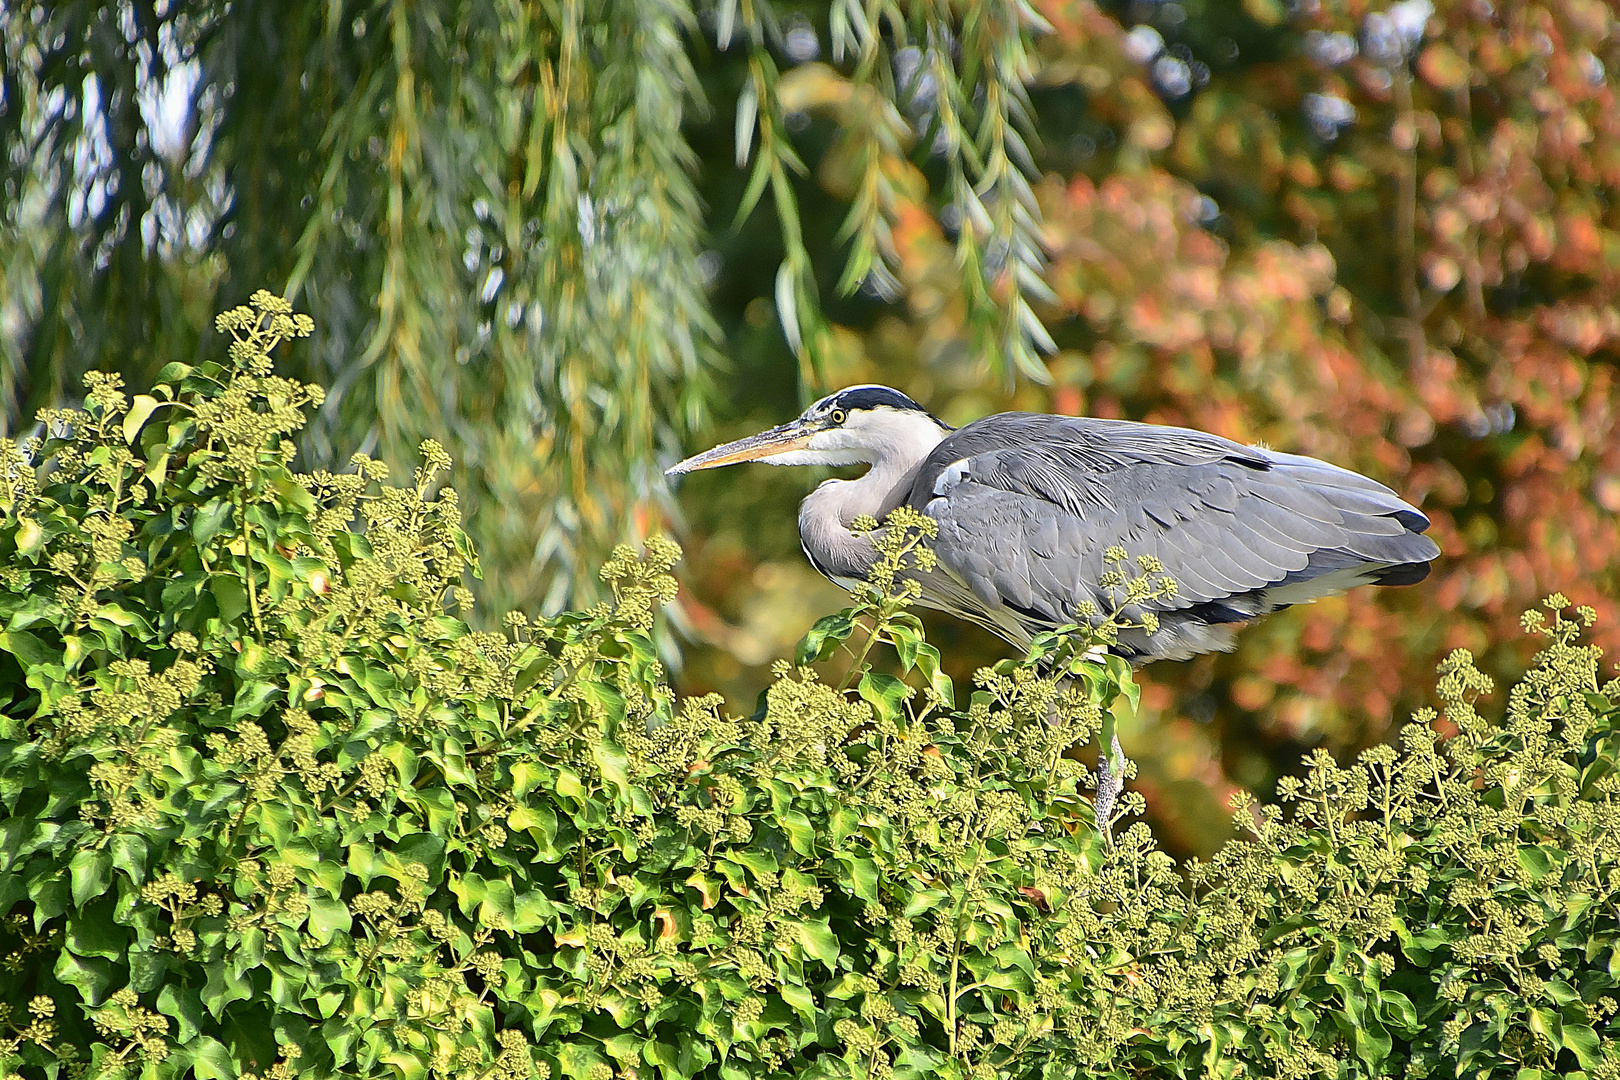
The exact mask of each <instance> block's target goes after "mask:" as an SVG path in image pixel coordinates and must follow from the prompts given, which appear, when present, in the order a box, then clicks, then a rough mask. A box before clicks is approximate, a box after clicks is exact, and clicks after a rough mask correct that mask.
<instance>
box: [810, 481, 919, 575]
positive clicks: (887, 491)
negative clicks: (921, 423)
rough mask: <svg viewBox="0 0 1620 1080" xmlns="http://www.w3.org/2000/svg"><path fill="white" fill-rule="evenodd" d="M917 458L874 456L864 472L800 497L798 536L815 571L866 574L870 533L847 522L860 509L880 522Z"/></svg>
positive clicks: (899, 496) (902, 496)
mask: <svg viewBox="0 0 1620 1080" xmlns="http://www.w3.org/2000/svg"><path fill="white" fill-rule="evenodd" d="M923 457H926V454H925V455H923V456H922V457H917V458H916V459H915V460H912V461H902V460H892V459H891V460H885V461H879V462H877V463H875V464H874V465H873V466H872V468H871V469H869V470H868V471H867V473H866V475H865V476H862V477H859V478H858V479H855V480H827V481H824V482H823V483H822V484H821V486H820V487H818V488H816V490H814V491H812V492H811V493H810V494H809V495H808V496H806V498H805V500H804V501H803V502H802V503H800V504H799V539H800V542H801V543H803V544H804V550H805V553H806V554H808V555H809V556H810V558H811V561H813V562H814V563H815V564H816V568H817V569H818V570H820V571H821V572H822V573H824V574H826V575H827V576H828V577H831V578H834V579H844V578H847V579H853V580H856V581H864V580H865V579H866V576H867V574H868V573H869V572H870V571H871V569H872V564H873V562H875V561H876V559H877V555H876V553H875V552H874V551H873V549H872V541H871V538H870V537H868V536H867V535H866V534H865V533H857V532H853V531H851V530H850V524H851V523H852V522H853V521H854V520H855V519H856V518H858V517H860V516H861V515H862V514H869V515H871V516H872V517H874V518H877V519H878V520H879V521H881V520H883V518H884V516H885V515H887V514H888V513H889V512H890V511H892V510H894V509H895V508H897V507H898V506H900V505H901V504H902V503H904V502H905V501H906V498H907V496H909V495H910V494H911V485H912V484H913V483H914V482H915V481H916V479H917V472H918V470H919V469H921V468H922V463H923Z"/></svg>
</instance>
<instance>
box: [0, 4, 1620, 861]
mask: <svg viewBox="0 0 1620 1080" xmlns="http://www.w3.org/2000/svg"><path fill="white" fill-rule="evenodd" d="M0 49H3V51H4V57H3V65H0V70H3V80H4V81H3V83H0V143H3V147H4V152H3V154H0V170H3V184H4V188H3V191H4V195H3V200H4V203H3V208H0V210H3V218H0V274H3V277H0V365H3V366H0V393H3V395H4V406H5V407H4V415H5V424H6V428H7V433H15V432H18V431H24V432H25V431H27V430H28V428H29V425H30V424H31V423H32V417H33V414H34V412H35V410H36V409H37V408H38V407H40V406H42V405H46V404H61V403H65V402H67V401H69V400H71V398H72V396H73V395H74V394H75V393H76V392H77V387H78V386H79V376H80V375H81V374H82V373H83V372H84V371H85V370H89V369H94V368H101V369H108V370H117V371H121V372H123V373H125V375H126V377H128V379H129V381H130V383H131V385H132V386H133V387H135V388H136V389H139V388H140V387H141V386H142V385H143V384H144V382H145V381H146V380H147V379H149V377H150V375H151V373H152V372H154V371H155V370H156V368H157V367H158V366H160V365H161V364H162V363H163V362H165V361H167V360H169V359H173V358H176V357H179V358H190V357H191V356H193V355H194V354H196V353H197V351H198V349H199V348H206V347H207V344H208V343H207V342H206V340H204V339H205V338H206V336H207V335H208V334H209V333H211V329H210V319H211V313H212V312H213V311H215V310H217V309H219V308H223V307H227V306H229V305H231V304H233V303H237V302H240V300H241V299H243V298H244V297H245V296H246V294H247V293H249V292H251V291H252V290H253V289H254V288H256V287H258V286H259V285H260V284H262V283H266V282H270V283H275V284H277V285H278V287H284V291H286V292H287V294H288V295H289V296H294V295H296V296H297V298H298V302H299V304H300V306H301V307H302V308H304V309H306V310H309V311H311V312H312V313H314V314H315V315H316V322H317V324H318V326H319V327H320V328H321V329H320V334H319V335H318V337H317V338H316V339H315V340H314V342H313V344H311V345H309V346H307V347H304V348H302V349H299V350H294V351H292V352H291V353H290V354H289V356H288V358H287V359H286V361H285V364H286V366H287V368H288V370H287V371H286V372H285V373H286V374H290V375H293V376H295V377H298V378H301V379H306V380H310V381H318V382H322V383H324V384H326V385H329V386H332V387H333V388H334V392H333V393H332V394H331V396H330V398H329V399H328V402H327V404H326V406H325V407H324V409H323V410H322V412H321V414H320V415H319V416H318V417H316V420H315V423H314V424H312V425H311V429H310V432H309V437H308V439H307V441H306V443H305V445H304V447H303V450H304V453H305V456H306V457H307V458H308V459H309V460H308V461H307V462H306V465H323V464H330V465H341V464H342V462H343V461H345V460H346V458H347V457H348V455H349V454H351V453H353V452H354V451H356V450H366V451H368V452H372V453H375V454H377V455H379V456H381V457H383V458H385V459H389V460H392V461H394V462H396V463H399V464H403V463H405V462H407V461H409V460H410V455H411V453H412V451H414V448H415V445H416V443H417V442H418V441H419V440H420V439H421V438H423V437H428V436H431V437H435V438H438V439H439V440H440V441H442V442H444V443H445V444H446V445H447V446H449V447H450V448H451V450H452V452H453V454H454V455H455V457H456V459H457V461H458V468H459V470H460V474H459V475H458V476H457V477H456V482H457V486H458V488H459V489H460V490H461V492H462V493H463V495H464V497H465V498H466V500H467V516H468V525H469V531H470V532H471V533H472V534H473V535H474V537H475V538H476V540H477V541H478V544H479V550H480V552H481V554H482V557H483V564H484V580H483V582H482V583H481V585H482V591H483V599H484V600H485V601H486V603H487V605H488V610H490V611H491V612H498V611H499V610H501V609H502V608H505V607H510V606H521V607H524V608H527V609H530V610H541V611H555V610H557V609H558V608H560V607H561V606H562V605H564V604H567V603H573V604H583V603H585V602H587V601H589V600H590V599H592V597H593V595H594V592H593V589H594V588H595V581H594V576H593V573H592V568H593V567H594V566H595V565H596V564H597V563H598V561H599V560H600V557H601V555H602V554H603V553H605V551H606V550H607V548H608V547H610V546H611V545H612V544H613V543H614V542H617V541H619V540H622V539H625V538H627V537H636V536H643V535H646V534H647V533H649V532H651V531H653V530H656V529H658V528H661V527H673V528H674V529H675V530H676V531H677V532H678V533H679V535H681V537H682V539H683V541H684V542H685V543H686V545H687V551H688V558H687V562H686V564H685V576H686V586H687V587H686V589H685V591H684V592H683V594H682V596H681V598H680V600H679V601H678V602H677V607H676V609H675V610H674V612H673V614H674V618H673V620H672V622H673V623H674V632H673V634H672V635H671V636H670V638H669V641H670V642H671V648H674V647H676V646H678V647H679V648H680V649H681V650H682V651H683V653H684V668H683V673H682V679H683V682H684V685H685V687H686V689H688V690H690V691H693V692H696V691H706V690H710V689H718V690H720V691H721V692H723V693H724V694H725V695H726V696H727V698H728V700H729V701H730V703H731V705H732V707H733V708H734V709H736V710H739V711H748V710H750V709H751V708H752V707H753V703H754V700H755V697H756V695H757V694H758V692H759V690H760V689H761V688H762V687H763V686H764V685H765V682H766V680H767V676H768V670H767V668H768V664H769V663H770V661H771V660H773V659H775V658H778V657H781V656H785V655H787V654H788V652H789V651H790V649H791V646H792V643H793V642H794V641H795V640H796V639H797V638H798V637H799V635H800V634H802V632H803V631H804V630H805V629H806V628H807V627H808V626H809V625H810V624H811V623H812V622H813V621H814V620H815V618H817V617H818V616H819V615H821V614H824V613H826V612H828V611H830V610H833V609H834V608H836V607H838V606H840V605H841V603H842V594H841V593H840V592H839V590H837V589H836V588H835V587H834V586H832V585H830V584H827V583H826V582H823V581H822V580H821V579H819V578H818V577H817V576H816V575H815V574H814V573H813V571H811V570H810V568H809V567H808V565H806V564H805V562H804V561H803V558H802V556H801V555H800V554H799V551H798V542H797V537H796V534H795V519H794V506H795V504H796V502H797V500H798V499H799V498H801V497H802V496H803V494H804V493H805V492H806V491H807V490H808V489H809V487H810V486H812V485H813V483H814V482H815V481H816V479H817V478H816V477H814V476H810V475H807V474H806V473H805V472H804V471H803V470H771V469H768V468H764V467H747V468H738V469H730V470H722V471H719V472H714V473H704V474H699V475H697V476H695V477H693V478H691V480H690V481H688V482H687V483H686V485H685V486H684V488H683V490H682V491H681V492H680V493H679V498H678V499H676V498H675V497H673V496H672V494H671V493H670V492H669V490H668V489H667V488H666V487H665V486H664V484H663V480H662V477H661V474H660V471H659V470H660V469H661V467H662V466H664V465H667V464H669V463H670V462H671V461H673V460H675V459H676V458H678V457H681V456H685V454H686V453H688V452H692V451H695V450H697V449H701V448H704V447H706V446H708V445H711V444H712V443H714V442H717V441H719V440H721V439H723V438H729V437H734V436H736V435H739V434H743V433H746V432H748V431H751V430H756V429H758V428H761V427H764V426H767V425H769V424H773V423H778V422H780V421H782V420H784V419H786V418H787V417H788V416H790V415H791V414H793V413H794V412H796V411H797V410H798V409H799V408H800V407H801V406H802V405H803V404H804V403H805V402H806V401H808V400H810V399H812V398H814V397H815V396H818V395H819V394H820V393H822V392H824V391H826V390H828V389H832V388H836V387H838V386H842V385H847V384H849V383H853V382H863V381H877V382H885V383H888V384H891V385H894V386H896V387H899V388H901V389H903V390H905V391H906V392H908V393H910V394H911V395H912V396H913V397H916V398H917V399H918V400H920V401H922V402H924V403H925V404H927V405H928V406H930V407H931V408H933V409H934V410H935V411H936V412H937V413H939V415H941V416H943V417H944V418H945V419H947V420H949V421H951V422H953V423H963V422H966V421H968V420H971V419H974V418H976V417H978V416H980V415H983V414H984V413H986V412H991V411H996V410H1001V409H1008V408H1022V409H1034V410H1042V411H1054V412H1064V413H1080V412H1085V413H1089V414H1092V415H1099V416H1122V417H1128V418H1132V419H1140V420H1149V421H1155V422H1162V423H1176V424H1186V425H1189V426H1193V427H1199V428H1204V429H1207V430H1211V431H1215V432H1218V433H1220V434H1223V435H1226V436H1229V437H1232V438H1236V439H1241V440H1245V441H1262V442H1265V443H1267V444H1268V445H1271V446H1275V447H1278V448H1282V449H1287V450H1293V451H1299V452H1303V453H1308V454H1314V455H1317V456H1320V457H1324V458H1327V459H1329V460H1332V461H1335V462H1338V463H1340V464H1343V465H1346V466H1349V467H1352V468H1356V469H1359V470H1361V471H1364V472H1367V473H1368V474H1370V475H1372V476H1374V477H1376V478H1378V479H1380V480H1383V481H1384V482H1386V483H1388V484H1390V485H1391V486H1393V487H1394V488H1396V489H1397V490H1398V491H1400V492H1401V493H1402V494H1404V495H1405V496H1406V497H1407V498H1409V499H1410V500H1411V501H1413V502H1415V503H1417V504H1418V505H1420V506H1421V507H1422V508H1423V509H1424V510H1425V511H1426V512H1427V513H1429V515H1430V516H1431V518H1432V519H1433V521H1434V535H1435V536H1436V537H1437V539H1438V540H1439V541H1440V543H1441V545H1442V547H1443V549H1444V556H1443V558H1442V559H1441V560H1440V562H1439V563H1437V565H1436V570H1435V573H1434V575H1433V576H1432V577H1431V578H1430V579H1429V580H1428V581H1427V582H1425V583H1423V584H1422V585H1420V586H1417V587H1413V588H1407V589H1399V590H1362V591H1360V592H1359V593H1356V594H1353V595H1350V596H1347V597H1343V598H1338V599H1333V600H1327V601H1322V602H1319V603H1317V604H1314V605H1311V606H1310V607H1307V608H1302V609H1296V610H1294V611H1290V612H1287V613H1284V614H1282V615H1279V616H1277V617H1274V618H1272V619H1270V620H1268V621H1266V622H1264V623H1262V624H1260V625H1259V626H1256V627H1254V628H1252V629H1250V630H1248V631H1246V632H1245V633H1244V634H1243V635H1242V636H1241V639H1240V640H1241V646H1240V648H1239V650H1238V651H1237V652H1236V653H1234V654H1232V655H1229V656H1218V657H1206V658H1203V659H1201V660H1198V661H1195V662H1191V663H1187V664H1176V665H1170V664H1160V665H1156V666H1154V667H1152V668H1150V669H1148V671H1147V672H1146V673H1145V674H1144V676H1143V681H1144V683H1145V684H1146V685H1145V690H1144V697H1143V709H1142V713H1141V715H1139V716H1138V717H1136V718H1135V720H1134V722H1132V723H1131V724H1129V725H1127V727H1126V728H1125V730H1124V731H1123V736H1124V738H1125V741H1126V744H1127V749H1128V750H1129V751H1131V752H1132V753H1133V755H1134V756H1135V757H1136V758H1137V760H1138V762H1139V764H1140V768H1141V776H1140V779H1139V785H1138V786H1139V787H1140V788H1141V789H1142V790H1143V792H1144V793H1145V794H1146V795H1147V796H1148V798H1149V801H1150V804H1151V806H1152V808H1153V812H1154V814H1155V815H1156V817H1157V827H1158V830H1159V832H1160V835H1161V837H1162V838H1163V841H1164V843H1165V845H1166V846H1167V847H1169V848H1171V849H1172V850H1176V849H1179V850H1182V851H1207V850H1209V849H1211V848H1212V847H1213V845H1214V844H1215V843H1217V842H1218V841H1219V840H1220V839H1221V838H1222V837H1223V835H1224V831H1223V830H1224V829H1225V828H1226V826H1227V821H1228V815H1227V814H1226V813H1225V812H1224V805H1225V803H1226V800H1227V798H1228V797H1229V796H1230V795H1231V794H1232V793H1233V791H1234V790H1236V789H1248V790H1252V791H1254V792H1256V793H1257V794H1259V795H1260V796H1262V797H1269V796H1270V795H1271V794H1272V790H1273V788H1274V786H1275V783H1276V780H1277V778H1278V777H1279V776H1281V775H1286V774H1289V773H1297V772H1298V771H1299V770H1300V768H1301V765H1300V760H1301V758H1302V756H1303V755H1304V753H1305V752H1306V751H1307V750H1309V749H1311V748H1315V747H1325V748H1327V749H1329V750H1331V751H1332V752H1334V753H1335V754H1337V755H1339V756H1340V757H1341V758H1343V757H1344V756H1345V755H1348V754H1351V753H1353V752H1355V751H1357V750H1359V749H1361V748H1363V747H1365V746H1367V745H1370V744H1372V743H1376V742H1379V741H1383V740H1385V739H1387V738H1388V737H1389V732H1390V728H1391V725H1392V724H1395V723H1397V722H1399V721H1400V720H1402V719H1404V717H1405V716H1406V714H1407V713H1408V712H1409V711H1410V710H1411V709H1412V708H1413V707H1415V706H1418V705H1420V704H1423V693H1424V691H1423V690H1421V689H1418V688H1424V687H1427V686H1428V685H1429V684H1430V683H1431V681H1432V679H1431V672H1432V671H1433V667H1434V663H1435V661H1436V660H1437V659H1438V658H1439V657H1440V656H1441V655H1443V654H1444V653H1445V652H1446V651H1447V650H1450V649H1452V648H1455V647H1468V648H1471V649H1474V650H1475V651H1476V652H1477V653H1479V654H1480V660H1481V665H1482V667H1484V668H1485V669H1486V670H1487V671H1489V672H1491V673H1492V674H1495V675H1498V676H1500V677H1501V678H1503V679H1511V678H1512V677H1514V676H1515V675H1517V674H1518V673H1519V672H1520V671H1521V670H1522V668H1523V665H1524V663H1525V660H1526V659H1527V657H1526V656H1525V654H1523V653H1522V652H1519V651H1516V650H1517V648H1518V646H1517V645H1516V644H1515V643H1517V642H1518V641H1520V640H1521V638H1520V635H1519V634H1517V632H1516V631H1515V630H1514V628H1513V626H1512V624H1513V623H1514V622H1515V621H1516V620H1517V617H1518V614H1519V612H1520V611H1521V610H1523V609H1525V608H1527V607H1530V606H1532V605H1533V603H1534V601H1535V600H1536V598H1537V597H1539V596H1541V595H1542V594H1544V593H1546V592H1548V591H1550V590H1554V589H1561V590H1563V591H1564V592H1566V593H1568V594H1569V595H1570V596H1571V598H1572V599H1573V600H1574V601H1575V602H1576V603H1584V604H1590V605H1592V606H1593V607H1594V608H1596V609H1597V610H1598V612H1599V616H1600V617H1599V621H1598V626H1599V628H1600V634H1599V644H1602V645H1605V646H1606V647H1607V649H1608V652H1609V654H1610V655H1611V656H1614V655H1620V617H1617V615H1620V612H1617V611H1616V610H1615V609H1616V606H1617V604H1616V599H1617V597H1620V522H1617V518H1616V514H1617V513H1620V430H1617V423H1620V387H1617V385H1616V378H1615V376H1616V365H1617V363H1620V201H1617V200H1616V198H1615V196H1614V192H1615V191H1616V190H1620V103H1617V101H1616V87H1617V80H1616V77H1615V74H1614V73H1615V72H1617V71H1620V33H1617V20H1616V15H1615V12H1614V11H1613V10H1612V8H1611V6H1610V5H1608V4H1606V3H1604V2H1602V0H1541V2H1532V0H1433V2H1432V3H1431V2H1430V0H1400V2H1396V3H1389V2H1387V0H1376V2H1373V0H1162V2H1161V0H1125V2H1114V0H1106V2H1097V0H1039V2H1031V3H1028V4H1019V3H1011V2H992V0H934V2H915V3H901V2H898V0H835V2H832V3H791V2H785V0H778V2H775V3H766V2H764V0H751V2H745V0H721V2H713V3H698V4H690V5H689V4H686V3H682V2H680V0H615V2H606V3H597V2H593V3H583V2H577V3H570V2H566V0H539V2H533V3H523V2H519V0H505V2H501V3H495V4H473V3H453V2H447V0H446V2H438V3H412V4H404V3H386V2H381V0H373V2H333V3H329V4H322V5H284V4H278V3H271V2H269V0H245V2H244V0H235V2H232V3H230V4H226V3H223V2H217V3H206V2H205V3H188V4H179V3H174V2H169V3H150V2H146V0H138V2H137V0H130V2H122V3H90V2H73V0H65V2H59V3H53V4H50V5H40V4H38V3H34V4H26V3H25V4H21V5H6V6H5V7H4V8H3V9H0ZM1605 627H1606V628H1607V629H1606V630H1604V629H1602V628H1605ZM931 632H932V634H933V635H934V638H935V640H936V641H937V642H938V643H939V644H940V646H941V648H942V651H943V652H944V653H945V654H946V656H947V658H948V659H949V660H950V662H951V664H952V665H954V667H953V674H955V675H956V676H958V677H964V676H966V675H968V674H970V673H971V671H972V670H973V669H974V668H976V667H978V666H980V665H982V664H984V663H987V662H988V661H990V660H992V659H993V658H996V657H999V656H1000V655H1002V654H1003V652H1004V649H1003V647H1002V645H1001V644H1000V643H999V642H997V641H995V640H993V639H990V638H988V637H986V636H984V635H982V634H980V633H979V632H978V631H976V630H973V629H972V628H969V627H964V626H962V625H959V624H955V623H951V622H949V621H948V620H943V619H942V620H939V621H938V623H937V624H936V625H935V626H934V627H933V628H932V630H931ZM1604 635H1607V637H1604Z"/></svg>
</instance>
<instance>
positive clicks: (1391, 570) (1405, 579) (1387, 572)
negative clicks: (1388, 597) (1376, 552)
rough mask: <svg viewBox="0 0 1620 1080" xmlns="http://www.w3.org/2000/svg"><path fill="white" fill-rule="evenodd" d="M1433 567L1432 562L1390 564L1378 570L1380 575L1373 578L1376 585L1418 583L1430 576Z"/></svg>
mask: <svg viewBox="0 0 1620 1080" xmlns="http://www.w3.org/2000/svg"><path fill="white" fill-rule="evenodd" d="M1431 569H1433V564H1432V563H1427V562H1409V563H1402V564H1400V565H1399V566H1390V567H1386V568H1384V569H1383V570H1380V571H1378V576H1377V577H1375V578H1373V581H1372V583H1373V584H1374V585H1416V584H1417V583H1418V582H1420V581H1422V580H1423V579H1424V578H1426V577H1428V576H1429V571H1430V570H1431Z"/></svg>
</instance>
